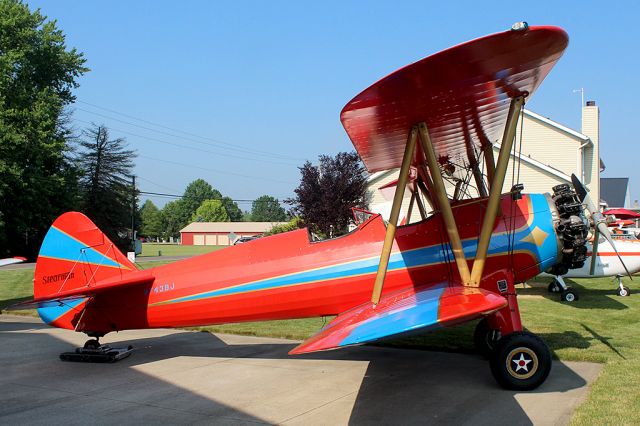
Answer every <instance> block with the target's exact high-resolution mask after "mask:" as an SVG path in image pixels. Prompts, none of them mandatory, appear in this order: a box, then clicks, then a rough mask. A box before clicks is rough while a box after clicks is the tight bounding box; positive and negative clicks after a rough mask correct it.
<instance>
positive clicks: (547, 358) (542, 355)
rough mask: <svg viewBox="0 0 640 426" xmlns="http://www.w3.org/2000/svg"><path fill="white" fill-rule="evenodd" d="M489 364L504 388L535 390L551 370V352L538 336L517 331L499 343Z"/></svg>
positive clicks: (494, 375) (504, 337)
mask: <svg viewBox="0 0 640 426" xmlns="http://www.w3.org/2000/svg"><path fill="white" fill-rule="evenodd" d="M490 365H491V373H492V374H493V377H494V378H495V379H496V381H497V382H498V383H499V384H500V386H502V387H503V388H505V389H511V390H518V391H524V390H532V389H535V388H537V387H538V386H540V385H541V384H542V383H544V381H545V380H546V379H547V376H548V375H549V371H551V351H549V348H548V347H547V345H546V344H545V343H544V342H543V341H542V339H540V338H539V337H538V336H536V335H535V334H532V333H529V332H526V331H522V332H515V333H511V334H508V335H506V336H503V337H502V338H501V339H500V340H499V341H498V344H497V345H496V348H495V350H494V351H493V354H492V357H491V360H490Z"/></svg>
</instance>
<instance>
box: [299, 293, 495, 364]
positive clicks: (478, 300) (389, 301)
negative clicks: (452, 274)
mask: <svg viewBox="0 0 640 426" xmlns="http://www.w3.org/2000/svg"><path fill="white" fill-rule="evenodd" d="M506 305H507V300H506V299H505V298H504V297H502V296H500V295H498V294H496V293H492V292H490V291H487V290H482V289H480V288H470V287H464V286H461V285H449V284H448V283H444V284H441V285H438V286H435V287H433V286H432V287H428V288H423V289H420V288H418V289H408V290H402V291H400V292H397V293H393V294H389V295H386V296H384V297H383V298H382V299H380V303H378V304H377V305H373V304H372V303H371V302H368V303H364V304H362V305H360V306H356V307H355V308H353V309H350V310H348V311H346V312H343V313H342V314H340V315H338V316H337V317H336V318H335V319H334V320H333V321H331V322H330V323H329V324H328V325H327V326H326V327H325V328H323V329H322V330H321V331H320V332H319V333H318V334H316V335H314V336H312V337H311V338H309V339H307V340H305V341H304V342H302V344H301V345H299V346H297V347H296V348H294V349H293V350H292V351H291V352H289V353H290V354H292V355H294V354H303V353H308V352H315V351H323V350H330V349H338V348H342V347H344V346H350V345H359V344H363V343H368V342H373V341H376V340H379V339H382V338H384V337H389V336H394V335H397V334H402V333H406V332H409V331H412V330H417V329H425V330H428V329H433V328H437V327H447V326H450V325H454V324H458V323H461V322H465V321H469V320H472V319H474V318H477V317H480V316H484V315H488V314H490V313H493V312H495V311H497V310H499V309H501V308H503V307H505V306H506Z"/></svg>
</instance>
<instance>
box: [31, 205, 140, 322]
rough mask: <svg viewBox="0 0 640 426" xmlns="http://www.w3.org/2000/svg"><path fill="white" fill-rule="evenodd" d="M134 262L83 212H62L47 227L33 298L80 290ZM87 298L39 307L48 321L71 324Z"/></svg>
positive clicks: (132, 268) (127, 268)
mask: <svg viewBox="0 0 640 426" xmlns="http://www.w3.org/2000/svg"><path fill="white" fill-rule="evenodd" d="M136 270H137V268H136V266H135V265H134V264H133V263H132V262H131V261H129V259H127V257H126V256H125V255H124V254H122V252H121V251H120V250H118V248H117V247H116V246H115V244H113V242H111V240H109V238H108V237H107V236H106V235H105V234H104V233H103V232H102V231H100V229H99V228H98V227H97V226H96V225H95V224H94V223H93V222H92V221H91V220H90V219H89V218H88V217H87V216H85V215H84V214H82V213H78V212H68V213H64V214H63V215H61V216H60V217H58V218H57V219H56V220H55V222H53V224H52V225H51V228H49V231H48V232H47V234H46V236H45V238H44V240H43V242H42V246H41V247H40V253H39V254H38V259H37V261H36V269H35V275H34V280H33V295H34V298H35V299H39V298H49V297H54V296H55V295H57V294H60V293H66V292H68V291H71V290H79V289H82V288H84V287H87V286H90V285H91V284H94V283H96V282H98V281H101V280H105V279H108V278H115V277H118V276H119V277H122V276H124V275H125V274H126V273H128V272H132V271H136ZM85 302H86V299H78V300H77V301H76V302H74V303H67V304H64V305H63V306H55V307H44V308H39V309H38V313H39V314H40V317H41V318H42V320H43V321H45V322H46V323H47V324H51V325H56V326H58V327H64V328H73V326H72V325H71V319H72V318H73V316H74V315H75V313H77V312H80V311H81V310H82V308H83V307H84V304H85Z"/></svg>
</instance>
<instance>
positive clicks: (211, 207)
mask: <svg viewBox="0 0 640 426" xmlns="http://www.w3.org/2000/svg"><path fill="white" fill-rule="evenodd" d="M289 219H290V217H289V216H288V215H287V213H286V211H285V209H284V208H283V207H282V206H281V205H280V202H279V201H278V199H277V198H274V197H272V196H270V195H263V196H261V197H259V198H257V199H256V200H254V201H253V202H252V204H251V211H250V212H243V211H242V210H241V209H240V207H238V204H237V203H236V202H234V201H233V199H231V197H228V196H223V195H222V193H220V191H218V190H217V189H215V188H213V187H212V186H211V185H210V184H209V183H208V182H206V181H205V180H204V179H196V180H194V181H193V182H191V183H190V184H189V185H187V187H186V189H185V191H184V194H183V195H182V197H181V198H180V199H178V200H174V201H170V202H168V203H167V204H165V206H164V207H163V208H162V209H159V208H158V207H157V206H156V205H155V204H154V203H153V201H151V200H147V201H146V202H145V203H144V205H143V206H142V208H141V209H140V230H139V235H140V236H142V237H146V238H151V239H162V240H165V241H168V240H169V239H171V238H177V237H179V236H180V230H181V229H182V228H184V227H185V226H187V225H188V224H189V223H191V222H243V221H253V222H282V221H286V220H289Z"/></svg>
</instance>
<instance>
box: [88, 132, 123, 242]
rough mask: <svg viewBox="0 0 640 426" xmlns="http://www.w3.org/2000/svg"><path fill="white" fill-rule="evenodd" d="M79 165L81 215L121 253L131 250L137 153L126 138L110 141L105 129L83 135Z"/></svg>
mask: <svg viewBox="0 0 640 426" xmlns="http://www.w3.org/2000/svg"><path fill="white" fill-rule="evenodd" d="M79 145H80V147H81V150H80V152H79V155H78V164H79V166H80V169H81V170H82V177H81V179H80V193H81V198H82V211H83V212H84V213H85V214H86V215H87V216H89V218H91V220H93V221H94V223H95V224H96V225H97V226H98V227H99V228H100V229H101V230H102V231H103V232H104V233H105V234H107V236H108V237H109V238H110V239H111V241H113V242H114V243H116V245H118V246H119V247H120V248H121V249H123V250H126V249H127V248H129V246H130V241H131V239H130V237H129V236H127V230H128V229H130V227H131V203H132V194H133V187H132V185H131V182H130V179H131V175H132V174H133V158H135V153H134V151H132V150H129V149H127V146H126V141H125V140H124V139H123V138H116V139H111V138H110V137H109V131H108V130H107V128H106V127H104V126H95V127H93V128H91V129H88V130H86V131H85V132H84V139H83V140H82V141H80V143H79Z"/></svg>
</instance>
